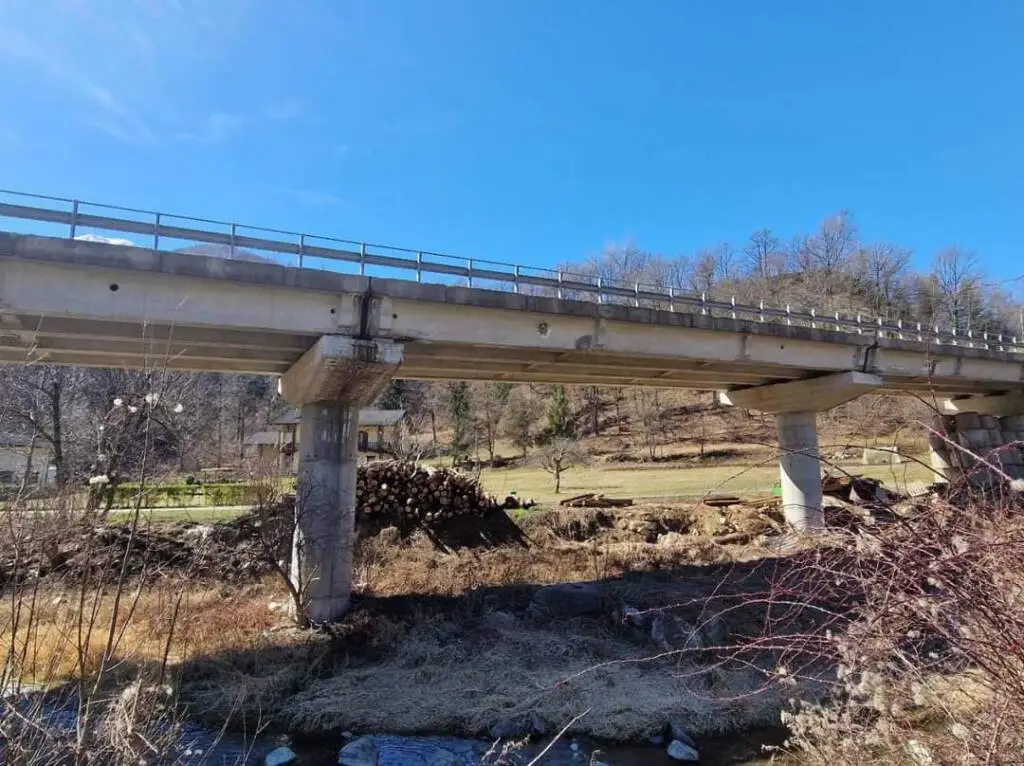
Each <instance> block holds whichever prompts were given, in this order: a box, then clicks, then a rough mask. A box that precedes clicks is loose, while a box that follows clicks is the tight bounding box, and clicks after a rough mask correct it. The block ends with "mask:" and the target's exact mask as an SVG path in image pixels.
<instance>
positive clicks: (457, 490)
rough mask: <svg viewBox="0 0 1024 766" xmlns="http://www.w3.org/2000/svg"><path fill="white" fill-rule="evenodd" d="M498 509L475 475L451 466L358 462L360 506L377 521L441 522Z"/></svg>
mask: <svg viewBox="0 0 1024 766" xmlns="http://www.w3.org/2000/svg"><path fill="white" fill-rule="evenodd" d="M500 509H501V504H500V503H498V502H497V501H496V500H495V499H494V498H492V497H489V496H488V495H487V494H486V493H485V492H484V491H483V488H482V487H481V486H480V484H479V483H478V482H477V481H476V480H475V479H473V478H472V477H470V476H467V475H466V474H463V473H459V472H458V471H453V470H450V469H448V468H435V467H433V466H425V465H420V464H418V463H414V462H409V461H381V462H374V463H369V464H367V465H364V466H360V468H359V474H358V482H357V485H356V512H357V514H358V516H359V518H360V519H361V520H362V521H365V522H370V523H372V524H373V525H374V526H377V525H396V526H399V527H401V528H406V529H409V528H413V527H420V526H426V527H430V526H441V525H444V524H445V523H446V522H448V521H451V520H455V519H459V518H460V517H470V518H471V517H478V518H482V517H485V516H488V515H490V514H492V513H493V512H494V511H495V510H500Z"/></svg>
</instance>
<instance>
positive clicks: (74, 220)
mask: <svg viewBox="0 0 1024 766" xmlns="http://www.w3.org/2000/svg"><path fill="white" fill-rule="evenodd" d="M77 228H78V200H72V201H71V239H74V238H75V229H77Z"/></svg>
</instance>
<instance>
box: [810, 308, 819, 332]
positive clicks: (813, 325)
mask: <svg viewBox="0 0 1024 766" xmlns="http://www.w3.org/2000/svg"><path fill="white" fill-rule="evenodd" d="M817 316H818V310H817V309H811V329H812V330H813V329H815V328H817V326H818V323H817V322H816V321H814V320H815V318H816V317H817Z"/></svg>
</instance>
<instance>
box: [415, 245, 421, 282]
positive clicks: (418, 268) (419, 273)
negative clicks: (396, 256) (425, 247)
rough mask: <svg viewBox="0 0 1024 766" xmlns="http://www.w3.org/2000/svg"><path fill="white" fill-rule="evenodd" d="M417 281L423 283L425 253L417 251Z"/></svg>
mask: <svg viewBox="0 0 1024 766" xmlns="http://www.w3.org/2000/svg"><path fill="white" fill-rule="evenodd" d="M416 281H417V282H422V281H423V251H422V250H417V251H416Z"/></svg>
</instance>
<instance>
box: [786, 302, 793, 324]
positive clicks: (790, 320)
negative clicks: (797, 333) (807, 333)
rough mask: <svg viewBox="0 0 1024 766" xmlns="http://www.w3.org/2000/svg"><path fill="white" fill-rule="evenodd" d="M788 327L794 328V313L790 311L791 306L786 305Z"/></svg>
mask: <svg viewBox="0 0 1024 766" xmlns="http://www.w3.org/2000/svg"><path fill="white" fill-rule="evenodd" d="M786 326H787V327H792V326H793V311H792V309H790V307H789V304H788V303H787V304H786Z"/></svg>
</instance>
